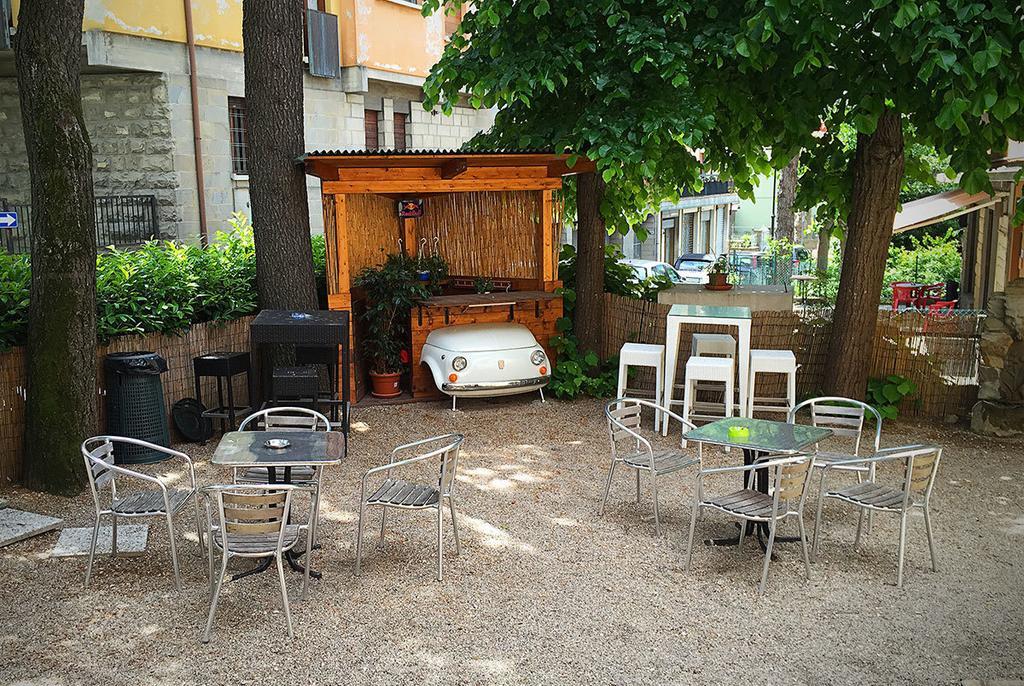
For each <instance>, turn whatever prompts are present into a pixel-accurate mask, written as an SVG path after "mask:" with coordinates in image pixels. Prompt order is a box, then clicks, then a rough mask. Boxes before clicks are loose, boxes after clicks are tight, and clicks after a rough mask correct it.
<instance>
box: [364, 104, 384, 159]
mask: <svg viewBox="0 0 1024 686" xmlns="http://www.w3.org/2000/svg"><path fill="white" fill-rule="evenodd" d="M363 122H364V124H363V126H364V129H365V131H366V149H367V150H379V149H380V134H379V130H380V112H378V111H377V110H363Z"/></svg>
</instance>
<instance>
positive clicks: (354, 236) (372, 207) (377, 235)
mask: <svg viewBox="0 0 1024 686" xmlns="http://www.w3.org/2000/svg"><path fill="white" fill-rule="evenodd" d="M345 212H346V214H345V217H346V233H347V234H348V259H349V272H350V273H351V276H352V278H353V279H354V278H355V277H356V276H357V275H358V274H359V272H361V271H362V270H363V269H364V268H365V267H372V266H375V265H378V264H383V262H384V258H386V257H387V256H388V255H390V254H391V253H396V252H398V237H399V236H400V235H401V234H400V233H399V230H398V227H399V219H398V204H397V202H396V201H395V200H392V199H391V198H387V197H384V196H383V195H372V194H358V193H351V194H349V195H346V196H345ZM341 285H342V286H343V288H344V289H345V290H348V287H349V284H341Z"/></svg>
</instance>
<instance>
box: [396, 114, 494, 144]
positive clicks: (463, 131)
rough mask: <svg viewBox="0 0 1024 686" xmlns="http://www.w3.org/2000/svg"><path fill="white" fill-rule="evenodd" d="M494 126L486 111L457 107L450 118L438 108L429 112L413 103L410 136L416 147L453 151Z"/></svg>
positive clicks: (490, 116)
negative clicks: (480, 132)
mask: <svg viewBox="0 0 1024 686" xmlns="http://www.w3.org/2000/svg"><path fill="white" fill-rule="evenodd" d="M493 123H494V117H493V115H492V114H490V113H489V112H486V111H477V110H473V109H470V108H468V107H456V108H455V110H454V111H453V112H452V114H451V116H450V117H446V116H445V115H444V114H443V113H442V112H441V111H440V110H438V109H435V110H433V111H427V110H424V109H423V103H422V102H413V103H412V107H411V111H410V115H409V133H410V134H411V137H412V147H413V148H418V149H424V148H426V149H435V148H439V149H442V150H448V149H452V150H454V149H458V148H459V147H461V146H462V144H463V143H465V142H466V141H468V140H469V139H470V138H472V137H473V136H475V135H476V134H477V133H478V132H479V131H481V130H483V129H487V128H489V127H490V125H491V124H493Z"/></svg>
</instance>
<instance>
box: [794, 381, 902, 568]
mask: <svg viewBox="0 0 1024 686" xmlns="http://www.w3.org/2000/svg"><path fill="white" fill-rule="evenodd" d="M805 409H808V410H809V413H810V419H811V424H812V425H813V426H820V427H824V428H826V429H831V430H832V435H833V436H838V437H842V438H845V439H849V441H848V445H851V448H850V450H848V451H843V450H822V449H821V448H820V446H819V445H818V444H815V446H814V467H815V468H816V469H818V470H819V471H820V472H821V478H820V479H819V481H818V500H819V501H820V500H821V497H822V494H823V493H824V492H825V490H824V484H825V471H824V468H825V467H827V466H829V465H832V468H833V471H837V472H846V473H853V474H856V475H857V481H858V483H859V482H861V481H863V480H864V477H865V476H867V478H868V479H872V478H874V465H859V464H852V465H846V464H843V465H839V464H837V463H839V462H847V461H849V460H852V459H855V458H857V457H860V447H861V441H862V440H863V438H864V420H865V419H866V418H868V417H871V418H872V419H874V420H875V429H874V432H873V434H874V435H873V441H872V448H873V450H874V452H876V453H877V452H878V450H879V449H880V448H881V442H882V415H881V414H879V413H878V410H876V409H875V408H873V407H871V406H870V405H868V404H867V403H864V402H861V401H860V400H854V399H853V398H843V397H841V396H822V397H820V398H810V399H809V400H805V401H803V402H802V403H800V404H798V405H797V406H796V407H794V408H793V409H792V411H790V413H789V418H788V419H787V421H788V422H789V423H790V424H796V423H797V419H799V417H798V415H799V414H800V412H801V411H802V410H805ZM871 519H872V518H871V517H868V534H870V533H871ZM817 553H818V546H817V541H815V545H814V549H813V550H812V551H811V555H812V558H813V556H814V555H817Z"/></svg>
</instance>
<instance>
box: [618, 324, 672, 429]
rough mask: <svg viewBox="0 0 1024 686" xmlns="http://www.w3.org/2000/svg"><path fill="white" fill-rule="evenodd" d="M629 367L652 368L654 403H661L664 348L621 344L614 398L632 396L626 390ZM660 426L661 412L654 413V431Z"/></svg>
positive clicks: (663, 376) (638, 344)
mask: <svg viewBox="0 0 1024 686" xmlns="http://www.w3.org/2000/svg"><path fill="white" fill-rule="evenodd" d="M629 367H653V368H654V388H655V390H654V403H655V405H658V404H660V403H661V391H662V389H661V384H662V379H664V378H665V346H663V345H652V344H648V343H623V345H622V347H621V348H620V349H619V388H618V391H617V392H616V394H615V397H616V398H623V397H625V396H626V395H630V396H632V395H633V393H634V391H631V390H630V389H628V388H626V379H627V376H628V368H629ZM659 426H661V412H659V411H655V412H654V430H655V431H657V430H658V427H659Z"/></svg>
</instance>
